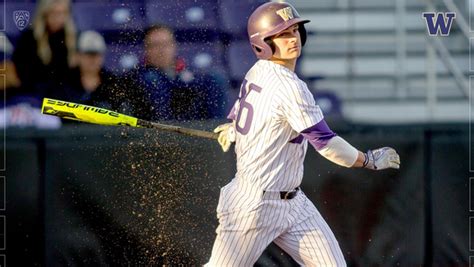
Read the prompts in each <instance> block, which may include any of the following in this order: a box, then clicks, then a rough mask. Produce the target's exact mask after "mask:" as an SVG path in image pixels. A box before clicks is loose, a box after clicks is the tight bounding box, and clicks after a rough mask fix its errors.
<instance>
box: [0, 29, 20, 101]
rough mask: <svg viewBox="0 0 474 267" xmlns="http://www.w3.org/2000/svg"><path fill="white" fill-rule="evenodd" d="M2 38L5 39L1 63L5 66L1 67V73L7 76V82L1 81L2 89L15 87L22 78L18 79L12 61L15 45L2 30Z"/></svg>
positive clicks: (0, 50)
mask: <svg viewBox="0 0 474 267" xmlns="http://www.w3.org/2000/svg"><path fill="white" fill-rule="evenodd" d="M0 40H5V41H3V42H0V55H3V56H2V57H1V58H0V65H1V66H4V68H0V75H4V76H3V77H5V82H0V90H7V88H13V89H14V88H17V87H19V86H20V79H18V75H17V74H16V68H15V64H13V62H12V61H11V54H12V51H13V46H12V44H11V42H10V40H8V37H7V36H6V35H5V33H3V32H0ZM2 97H3V96H2Z"/></svg>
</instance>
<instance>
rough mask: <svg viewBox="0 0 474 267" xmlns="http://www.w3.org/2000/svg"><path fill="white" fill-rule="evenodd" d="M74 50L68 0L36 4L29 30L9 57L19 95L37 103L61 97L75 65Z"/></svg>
mask: <svg viewBox="0 0 474 267" xmlns="http://www.w3.org/2000/svg"><path fill="white" fill-rule="evenodd" d="M75 51H76V29H75V26H74V22H73V20H72V17H71V2H70V0H41V1H39V2H38V5H37V8H36V14H35V17H34V20H33V24H32V28H30V29H27V30H26V31H24V32H23V33H22V34H21V36H20V38H19V40H18V42H17V44H16V47H15V50H14V52H13V57H12V60H13V63H14V64H15V66H16V69H17V73H18V77H19V78H20V81H21V89H22V92H24V93H29V94H32V95H34V96H35V97H36V98H38V99H39V100H40V99H41V98H43V97H45V96H46V97H58V96H61V95H62V94H61V92H62V91H63V90H64V89H63V86H64V85H65V84H66V83H67V82H66V80H67V78H68V77H69V76H70V71H71V68H72V67H74V66H75Z"/></svg>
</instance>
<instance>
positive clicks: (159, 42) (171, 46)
mask: <svg viewBox="0 0 474 267" xmlns="http://www.w3.org/2000/svg"><path fill="white" fill-rule="evenodd" d="M145 57H146V61H147V63H148V64H150V65H152V66H154V67H156V68H170V67H174V63H175V59H176V41H175V39H174V36H173V34H172V33H170V32H169V31H167V30H157V31H152V32H150V33H149V34H148V36H147V37H146V39H145Z"/></svg>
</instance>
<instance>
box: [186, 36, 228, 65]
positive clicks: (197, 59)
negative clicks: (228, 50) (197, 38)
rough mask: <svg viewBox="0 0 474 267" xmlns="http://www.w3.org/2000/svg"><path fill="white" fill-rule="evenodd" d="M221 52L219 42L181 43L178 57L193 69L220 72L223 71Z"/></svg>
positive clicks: (221, 48)
mask: <svg viewBox="0 0 474 267" xmlns="http://www.w3.org/2000/svg"><path fill="white" fill-rule="evenodd" d="M223 50H224V49H223V47H222V45H221V44H220V43H219V42H206V43H181V44H179V46H178V55H179V56H180V57H182V58H183V59H184V61H185V62H186V64H187V65H188V66H190V67H192V68H194V69H198V70H203V71H206V70H212V71H215V72H222V71H223V70H225V67H224V60H223Z"/></svg>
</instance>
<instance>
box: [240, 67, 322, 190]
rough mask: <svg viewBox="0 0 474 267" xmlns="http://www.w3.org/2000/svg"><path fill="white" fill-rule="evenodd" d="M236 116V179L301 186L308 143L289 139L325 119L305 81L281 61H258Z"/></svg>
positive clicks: (262, 186)
mask: <svg viewBox="0 0 474 267" xmlns="http://www.w3.org/2000/svg"><path fill="white" fill-rule="evenodd" d="M234 115H235V120H236V132H237V134H236V145H235V152H236V154H237V174H236V178H237V179H238V180H240V179H244V180H245V182H246V183H247V184H250V185H251V186H252V188H253V189H256V188H257V189H258V190H262V191H263V190H265V191H289V190H292V189H294V188H295V187H298V186H299V185H300V183H301V180H302V178H303V161H304V157H305V154H306V149H307V146H308V142H307V140H304V141H303V142H300V143H292V142H290V140H292V139H294V138H296V137H297V136H298V135H299V132H301V131H303V130H304V129H307V128H309V127H311V126H313V125H315V124H316V123H318V122H320V121H321V120H322V119H323V114H322V112H321V109H320V108H319V106H317V105H316V104H315V101H314V98H313V95H312V94H311V92H310V91H309V90H308V87H307V85H306V83H304V82H303V81H302V80H300V79H299V78H298V76H297V75H296V74H295V73H294V72H292V71H291V70H289V69H287V68H285V67H283V66H281V65H278V64H276V63H273V62H271V61H268V60H259V61H258V62H257V63H255V65H254V66H253V67H252V68H251V69H250V70H249V71H248V73H247V75H246V76H245V80H244V82H243V83H242V87H241V91H240V95H239V99H238V100H237V101H236V103H235V105H234Z"/></svg>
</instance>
